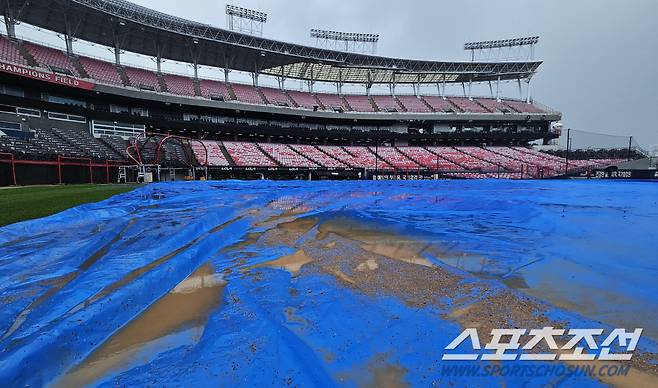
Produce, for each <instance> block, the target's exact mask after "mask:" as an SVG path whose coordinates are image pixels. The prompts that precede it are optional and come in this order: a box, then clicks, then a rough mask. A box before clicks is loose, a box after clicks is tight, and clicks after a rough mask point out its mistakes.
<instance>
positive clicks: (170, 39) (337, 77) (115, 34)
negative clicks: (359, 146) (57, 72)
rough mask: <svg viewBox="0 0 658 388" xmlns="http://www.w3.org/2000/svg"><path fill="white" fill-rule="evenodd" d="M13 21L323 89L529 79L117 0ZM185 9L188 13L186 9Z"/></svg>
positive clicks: (510, 71)
mask: <svg viewBox="0 0 658 388" xmlns="http://www.w3.org/2000/svg"><path fill="white" fill-rule="evenodd" d="M1 2H2V3H3V12H5V14H7V12H9V13H10V14H11V16H12V17H13V19H15V20H17V21H22V22H25V23H28V24H31V25H34V26H37V27H41V28H44V29H47V30H51V31H55V32H58V33H61V34H67V35H69V36H72V37H74V38H78V39H82V40H86V41H90V42H94V43H97V44H101V45H106V46H109V47H117V46H118V47H120V49H121V50H125V51H129V52H135V53H139V54H144V55H148V56H153V57H160V58H166V59H171V60H176V61H181V62H188V63H196V64H198V65H206V66H213V67H220V68H224V69H232V70H239V71H247V72H252V73H254V72H257V73H260V74H267V75H273V76H283V77H286V78H295V79H303V80H310V81H320V82H331V83H359V84H366V85H368V84H392V83H397V84H414V83H441V82H444V81H445V82H452V83H454V82H470V81H472V82H485V81H496V80H498V79H499V78H500V79H501V80H510V79H526V78H529V77H532V75H533V74H534V72H535V71H536V70H537V68H538V67H539V66H540V65H541V62H539V61H531V62H439V61H423V60H410V59H398V58H387V57H381V56H374V55H364V54H356V53H347V52H340V51H334V50H326V49H320V48H316V47H310V46H304V45H299V44H293V43H284V42H280V41H276V40H272V39H265V38H261V37H255V36H250V35H245V34H242V33H237V32H233V31H228V30H225V29H221V28H217V27H213V26H210V25H207V24H203V23H198V22H194V21H190V20H186V19H183V18H180V17H176V16H171V15H167V14H164V13H162V12H158V11H154V10H152V9H149V8H145V7H142V6H139V5H136V4H133V3H130V2H127V1H123V0H1ZM190 6H193V5H192V4H190Z"/></svg>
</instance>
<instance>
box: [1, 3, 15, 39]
mask: <svg viewBox="0 0 658 388" xmlns="http://www.w3.org/2000/svg"><path fill="white" fill-rule="evenodd" d="M4 17H5V27H6V29H7V35H8V36H9V37H10V38H12V39H15V38H16V19H15V18H14V11H13V10H12V9H11V7H10V6H9V3H7V8H5V9H4Z"/></svg>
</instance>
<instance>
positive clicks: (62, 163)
mask: <svg viewBox="0 0 658 388" xmlns="http://www.w3.org/2000/svg"><path fill="white" fill-rule="evenodd" d="M0 163H6V164H10V165H11V178H12V184H13V185H14V186H16V185H17V184H18V181H17V179H16V166H17V165H33V166H34V165H36V166H57V182H58V183H59V184H62V183H64V182H63V178H62V167H66V166H73V167H87V168H89V183H94V174H93V169H94V168H105V183H110V168H111V167H119V166H123V165H125V164H126V163H125V162H121V161H118V160H106V161H105V163H94V162H93V161H92V160H91V159H89V158H78V157H69V156H62V155H57V160H22V159H16V158H15V157H14V154H11V153H5V152H0Z"/></svg>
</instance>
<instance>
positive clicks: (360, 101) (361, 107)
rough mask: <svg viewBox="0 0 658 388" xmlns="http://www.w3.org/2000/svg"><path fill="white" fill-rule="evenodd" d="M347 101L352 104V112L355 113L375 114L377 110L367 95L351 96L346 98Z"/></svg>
mask: <svg viewBox="0 0 658 388" xmlns="http://www.w3.org/2000/svg"><path fill="white" fill-rule="evenodd" d="M345 100H347V103H348V104H350V106H351V107H352V110H354V111H355V112H374V111H375V108H374V107H373V106H372V103H371V102H370V98H369V97H368V96H365V95H350V96H345Z"/></svg>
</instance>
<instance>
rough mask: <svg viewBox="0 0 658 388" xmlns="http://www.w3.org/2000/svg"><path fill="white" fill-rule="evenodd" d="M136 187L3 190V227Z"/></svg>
mask: <svg viewBox="0 0 658 388" xmlns="http://www.w3.org/2000/svg"><path fill="white" fill-rule="evenodd" d="M135 187H136V185H66V186H39V187H21V188H7V189H2V190H0V226H4V225H9V224H13V223H15V222H19V221H24V220H31V219H34V218H40V217H45V216H49V215H51V214H55V213H59V212H61V211H63V210H66V209H69V208H71V207H74V206H78V205H82V204H84V203H90V202H98V201H102V200H104V199H107V198H109V197H111V196H113V195H116V194H121V193H125V192H127V191H130V190H132V189H134V188H135Z"/></svg>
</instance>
